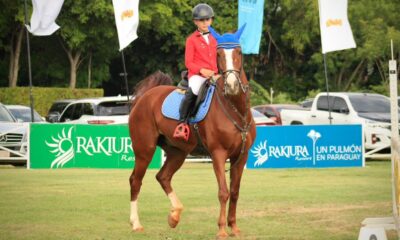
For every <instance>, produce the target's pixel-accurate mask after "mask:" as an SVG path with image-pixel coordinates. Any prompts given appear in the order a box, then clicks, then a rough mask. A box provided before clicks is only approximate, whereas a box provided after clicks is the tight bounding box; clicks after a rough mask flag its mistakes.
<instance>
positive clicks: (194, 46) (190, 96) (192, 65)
mask: <svg viewBox="0 0 400 240" xmlns="http://www.w3.org/2000/svg"><path fill="white" fill-rule="evenodd" d="M192 16H193V22H194V24H195V25H196V26H197V29H196V31H194V32H193V33H192V34H191V35H190V36H189V37H188V38H187V39H186V49H185V65H186V68H187V69H188V79H189V88H188V90H187V91H186V94H185V97H184V99H183V100H182V103H181V105H180V108H179V114H180V119H179V124H178V126H177V127H176V129H175V133H174V137H175V138H177V139H183V140H186V141H187V140H188V138H189V126H188V124H187V120H188V118H189V114H190V112H191V110H192V108H193V107H194V104H195V102H196V98H197V95H198V93H199V90H200V87H201V85H202V84H203V83H204V82H205V81H206V80H207V79H209V78H211V77H212V76H214V75H215V74H216V73H217V72H218V68H217V40H216V39H215V38H214V37H213V36H212V35H211V34H210V33H209V31H208V27H209V26H210V25H211V23H212V21H213V18H214V11H213V9H212V8H211V7H210V6H209V5H208V4H205V3H200V4H198V5H196V6H195V7H194V8H193V11H192Z"/></svg>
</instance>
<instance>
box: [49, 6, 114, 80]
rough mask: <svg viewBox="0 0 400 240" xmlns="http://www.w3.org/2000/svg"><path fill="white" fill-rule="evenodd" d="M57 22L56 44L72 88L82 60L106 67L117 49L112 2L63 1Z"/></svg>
mask: <svg viewBox="0 0 400 240" xmlns="http://www.w3.org/2000/svg"><path fill="white" fill-rule="evenodd" d="M57 22H59V24H60V26H61V29H60V33H59V34H60V36H61V38H60V43H61V46H62V48H63V49H64V51H65V53H66V55H67V57H68V61H69V63H70V80H69V87H70V88H75V87H76V85H77V72H78V69H79V67H80V65H81V63H82V61H83V60H84V59H85V58H88V59H93V58H99V59H100V60H99V61H103V62H104V64H108V63H109V57H110V55H112V54H113V52H114V49H118V46H117V44H118V41H117V38H116V36H117V34H116V28H115V20H114V12H113V7H112V3H111V1H106V0H98V1H89V0H75V1H65V2H64V5H63V8H62V10H61V13H60V15H59V18H58V20H57ZM89 69H90V67H89ZM89 71H90V70H89Z"/></svg>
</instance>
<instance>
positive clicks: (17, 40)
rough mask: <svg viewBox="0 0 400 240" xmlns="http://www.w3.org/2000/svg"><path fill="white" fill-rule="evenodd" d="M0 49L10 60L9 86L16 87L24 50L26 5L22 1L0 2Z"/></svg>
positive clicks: (5, 62)
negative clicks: (20, 60)
mask: <svg viewBox="0 0 400 240" xmlns="http://www.w3.org/2000/svg"><path fill="white" fill-rule="evenodd" d="M0 9H1V17H0V49H1V50H0V51H2V52H4V53H5V54H4V55H3V56H4V57H6V56H8V61H6V60H5V59H3V63H4V64H7V62H8V86H9V87H16V86H17V83H18V72H19V59H20V55H21V50H22V40H23V37H24V33H25V28H24V25H23V23H24V5H23V2H21V1H10V2H8V1H1V2H0Z"/></svg>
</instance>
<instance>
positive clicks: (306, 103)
mask: <svg viewBox="0 0 400 240" xmlns="http://www.w3.org/2000/svg"><path fill="white" fill-rule="evenodd" d="M313 101H314V98H307V99H305V100H304V101H302V102H300V106H301V107H303V108H311V105H312V103H313Z"/></svg>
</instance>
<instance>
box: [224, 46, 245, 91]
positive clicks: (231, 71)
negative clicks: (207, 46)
mask: <svg viewBox="0 0 400 240" xmlns="http://www.w3.org/2000/svg"><path fill="white" fill-rule="evenodd" d="M229 47H236V48H240V45H229ZM220 48H223V49H225V48H226V44H224V45H218V46H217V49H220ZM240 63H241V64H243V55H241V59H240ZM218 69H219V74H221V77H222V78H223V80H224V96H226V92H227V88H228V83H227V81H226V80H227V79H228V76H229V75H231V74H233V75H234V76H235V78H236V80H237V81H238V83H239V85H240V89H242V91H243V93H244V94H247V91H248V90H249V84H243V83H242V81H241V79H240V75H241V74H242V69H243V67H240V70H237V69H226V70H225V71H222V70H220V69H221V67H220V66H218Z"/></svg>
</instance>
